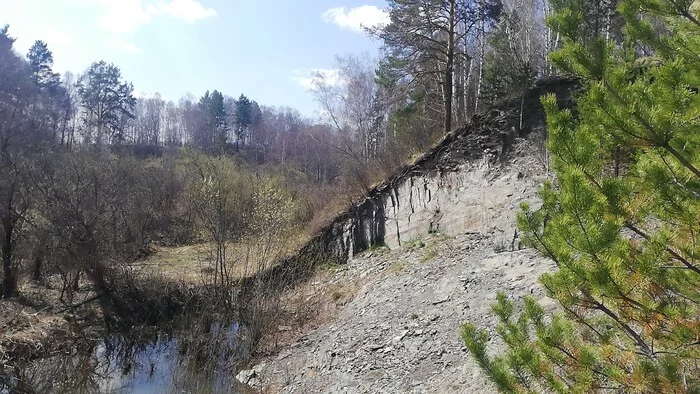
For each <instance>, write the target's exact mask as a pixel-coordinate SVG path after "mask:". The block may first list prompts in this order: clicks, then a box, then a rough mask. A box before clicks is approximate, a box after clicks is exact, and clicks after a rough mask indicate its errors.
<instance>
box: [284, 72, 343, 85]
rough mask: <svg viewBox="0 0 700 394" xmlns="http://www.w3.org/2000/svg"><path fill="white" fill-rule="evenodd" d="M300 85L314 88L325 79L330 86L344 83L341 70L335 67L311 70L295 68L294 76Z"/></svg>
mask: <svg viewBox="0 0 700 394" xmlns="http://www.w3.org/2000/svg"><path fill="white" fill-rule="evenodd" d="M292 79H293V80H295V81H296V82H297V83H299V85H301V86H302V87H304V88H306V89H309V90H311V89H314V88H315V87H316V83H317V82H320V81H323V82H324V83H326V84H328V85H329V86H340V85H342V84H343V80H342V77H341V75H340V70H338V69H335V68H313V69H311V70H295V71H294V76H293V77H292Z"/></svg>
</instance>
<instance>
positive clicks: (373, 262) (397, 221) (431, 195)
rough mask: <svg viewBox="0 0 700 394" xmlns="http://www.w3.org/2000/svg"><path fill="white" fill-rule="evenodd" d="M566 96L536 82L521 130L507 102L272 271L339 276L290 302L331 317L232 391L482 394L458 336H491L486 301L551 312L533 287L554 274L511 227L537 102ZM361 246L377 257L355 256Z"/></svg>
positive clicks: (533, 187) (515, 109) (538, 132)
mask: <svg viewBox="0 0 700 394" xmlns="http://www.w3.org/2000/svg"><path fill="white" fill-rule="evenodd" d="M574 86H575V84H574V83H573V82H572V81H566V80H550V81H544V82H540V83H539V84H538V85H537V86H536V87H535V88H534V89H533V90H532V91H530V92H529V93H528V95H527V96H526V99H525V101H524V102H523V108H524V111H523V114H524V116H523V118H522V125H523V127H522V128H521V127H520V125H521V118H520V116H519V115H520V104H521V102H519V101H515V102H508V103H503V104H502V105H500V106H498V107H497V108H495V109H493V110H491V111H488V112H486V113H484V114H481V115H479V116H476V117H474V118H473V119H472V121H471V122H470V123H469V124H468V125H465V126H464V127H461V128H459V129H457V130H455V131H454V132H453V133H450V134H449V135H447V136H446V137H445V139H444V140H443V141H442V142H441V143H440V144H439V145H438V146H437V147H436V148H435V149H433V150H431V151H430V152H428V153H426V154H425V155H423V156H422V157H421V158H420V159H418V160H417V161H416V162H415V163H414V164H412V165H409V166H406V167H405V168H403V169H402V170H401V171H399V172H397V173H396V174H395V175H394V176H393V177H391V178H390V179H388V180H387V181H386V182H385V183H383V184H381V185H379V186H377V187H376V188H374V189H373V190H371V191H370V192H369V194H368V196H367V198H366V199H365V200H364V201H363V202H361V203H359V204H357V205H355V206H352V207H350V208H349V209H348V210H347V211H346V212H345V213H344V214H343V215H341V216H339V217H338V218H337V219H336V220H334V221H333V222H332V223H331V224H330V225H329V226H328V227H326V228H325V229H324V230H323V231H322V232H321V233H320V234H319V235H318V237H316V238H315V239H314V240H313V241H312V242H311V243H309V244H308V245H307V246H306V247H305V248H304V249H303V250H302V252H301V253H300V255H299V256H298V257H295V258H294V259H291V260H289V261H287V262H285V263H284V264H283V265H280V266H279V267H276V268H275V270H274V272H276V275H281V274H286V275H291V274H294V275H296V276H293V277H294V278H301V277H304V275H311V274H310V273H311V272H313V269H311V268H313V267H314V266H315V265H317V264H319V263H321V262H328V261H329V260H335V261H336V262H345V263H346V264H343V265H341V266H340V267H342V268H339V269H337V268H336V269H335V270H334V271H332V272H330V273H329V272H326V273H325V274H323V272H324V271H323V270H316V274H315V275H316V276H314V277H312V279H311V280H310V281H307V282H306V283H305V285H304V287H302V289H301V290H300V291H301V294H300V297H301V298H302V299H304V300H309V299H313V298H314V297H316V296H317V295H318V294H322V295H323V294H330V295H331V296H330V297H327V296H322V297H321V302H320V303H319V304H321V306H322V309H323V308H326V311H328V310H330V311H332V312H330V314H331V315H332V318H331V319H327V320H324V321H322V322H320V323H319V324H318V325H317V326H316V327H314V328H312V329H300V332H299V333H298V336H297V339H295V342H294V343H292V344H291V346H289V347H287V348H286V349H283V350H282V351H281V352H280V353H279V354H277V355H275V356H272V357H270V358H268V359H265V360H261V362H260V363H258V364H257V365H256V366H255V368H254V369H251V370H246V371H243V372H242V373H241V374H240V375H239V379H241V380H242V381H243V382H244V383H249V384H251V385H254V386H255V387H256V388H262V389H264V390H266V392H287V393H309V392H319V393H321V392H323V393H331V392H332V393H335V392H343V393H380V392H381V393H396V392H416V393H424V392H437V393H455V392H460V393H473V392H479V393H492V392H495V387H494V386H493V385H492V384H491V383H490V382H489V380H488V379H486V377H485V376H484V375H483V373H482V372H481V371H480V369H479V367H478V366H477V365H476V362H475V361H474V360H473V359H472V358H471V357H469V356H468V355H467V353H466V348H465V347H464V345H463V343H462V342H461V340H460V338H459V327H460V325H461V324H462V323H464V322H466V321H471V322H474V323H476V324H478V325H479V326H480V327H487V328H488V329H489V330H490V331H491V332H493V330H494V328H495V325H496V319H495V318H494V316H493V314H492V313H491V311H490V305H491V304H493V303H494V302H495V298H496V293H497V292H498V291H504V292H506V293H507V294H508V295H509V296H512V297H515V298H521V297H523V296H524V295H532V296H534V297H536V299H538V301H539V302H540V303H541V304H542V305H543V306H545V307H547V308H551V307H553V301H552V300H550V299H548V298H547V297H545V296H544V295H543V292H542V289H541V288H540V287H539V285H538V283H537V278H538V277H539V276H540V275H541V274H542V273H544V272H547V271H549V270H552V269H553V268H554V264H553V263H552V262H551V261H549V260H548V259H546V258H544V257H542V256H540V255H538V254H537V253H536V252H535V251H533V250H527V249H525V250H520V248H519V247H518V245H517V242H518V239H517V238H518V237H517V233H516V232H515V217H516V215H517V212H518V210H519V208H518V207H519V205H520V203H521V202H523V201H530V202H535V201H536V200H537V190H538V186H539V185H541V183H542V181H543V180H544V179H546V178H547V176H548V174H547V167H546V159H545V157H544V150H543V145H542V144H543V133H544V114H543V113H542V108H541V106H540V104H539V97H540V96H541V95H542V94H544V93H548V92H554V93H556V94H557V96H558V98H559V99H560V105H562V106H570V105H571V102H570V97H571V95H570V93H569V91H570V90H571V89H572V88H574ZM373 245H384V247H379V248H372V251H371V252H365V251H366V250H367V249H368V248H370V246H373ZM363 252H364V253H363ZM319 272H321V274H319ZM289 278H290V276H286V279H289ZM324 297H325V298H324ZM317 313H319V314H323V311H322V310H319V311H317ZM289 324H291V323H289ZM284 327H287V326H284ZM289 329H291V328H289V327H287V328H285V330H289ZM493 340H495V341H496V343H493V345H494V346H495V347H498V346H499V344H498V337H496V336H494V337H493Z"/></svg>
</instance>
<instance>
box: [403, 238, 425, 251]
mask: <svg viewBox="0 0 700 394" xmlns="http://www.w3.org/2000/svg"><path fill="white" fill-rule="evenodd" d="M404 245H405V246H406V248H407V249H422V248H424V247H425V241H423V239H422V238H411V239H409V240H408V241H406V243H405V244H404Z"/></svg>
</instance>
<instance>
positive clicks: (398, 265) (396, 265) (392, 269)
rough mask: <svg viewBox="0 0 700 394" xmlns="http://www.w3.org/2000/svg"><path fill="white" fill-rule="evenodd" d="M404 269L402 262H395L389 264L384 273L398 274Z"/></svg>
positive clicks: (404, 265)
mask: <svg viewBox="0 0 700 394" xmlns="http://www.w3.org/2000/svg"><path fill="white" fill-rule="evenodd" d="M405 269H406V264H405V263H403V262H402V261H395V262H393V263H391V265H390V266H389V268H387V269H386V272H388V273H390V274H398V273H400V272H402V271H403V270H405Z"/></svg>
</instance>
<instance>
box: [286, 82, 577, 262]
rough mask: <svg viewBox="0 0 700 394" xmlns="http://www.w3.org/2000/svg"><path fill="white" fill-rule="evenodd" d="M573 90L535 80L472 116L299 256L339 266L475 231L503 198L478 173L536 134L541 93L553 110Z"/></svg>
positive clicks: (542, 121)
mask: <svg viewBox="0 0 700 394" xmlns="http://www.w3.org/2000/svg"><path fill="white" fill-rule="evenodd" d="M574 87H575V81H572V80H566V79H549V80H543V81H540V82H538V83H537V84H536V85H535V86H534V87H533V88H532V89H531V90H530V91H528V93H527V94H526V95H525V97H524V99H523V100H522V101H521V100H512V101H507V102H504V103H502V104H500V105H498V106H496V107H494V108H493V109H491V110H489V111H487V112H484V113H481V114H479V115H476V116H474V117H473V118H472V120H471V121H470V122H469V123H468V124H466V125H464V126H462V127H460V128H458V129H456V130H454V131H453V132H451V133H449V134H447V135H446V136H445V137H444V138H443V140H442V141H441V142H440V143H439V144H438V145H437V146H436V147H435V148H433V149H432V150H431V151H429V152H427V153H425V154H424V155H422V156H421V157H420V158H419V159H418V160H416V162H414V163H413V164H411V165H408V166H406V167H404V168H402V169H400V170H399V171H398V172H397V173H396V174H394V176H392V177H390V178H389V179H388V180H386V181H385V182H384V183H382V184H381V185H379V186H377V187H375V188H373V189H372V190H370V191H369V192H368V194H367V198H366V199H365V200H364V201H362V202H361V203H359V204H357V205H354V206H352V207H350V208H349V209H348V210H347V211H346V212H345V213H343V214H341V215H339V216H338V217H337V218H336V219H335V220H334V221H333V222H332V223H330V224H329V225H328V226H327V227H326V228H325V229H323V230H322V231H321V232H320V234H319V235H318V236H317V237H316V238H315V239H314V240H312V241H311V242H310V243H309V245H307V247H306V248H305V249H304V250H302V252H301V253H300V257H303V256H304V255H306V254H307V253H308V252H311V251H313V253H317V252H319V251H321V252H322V253H323V254H324V255H326V256H329V257H331V256H332V258H334V259H337V260H338V261H346V260H347V259H348V258H352V257H353V255H355V254H357V253H360V252H362V251H365V250H367V249H368V248H369V247H370V246H372V245H387V246H389V247H390V248H394V247H397V246H401V245H402V244H403V243H405V242H406V241H408V240H410V239H412V238H415V237H417V236H420V235H424V234H427V233H429V232H437V231H439V232H441V233H443V234H448V235H456V234H458V233H463V232H467V231H475V230H478V229H480V228H482V227H483V226H485V225H486V223H485V218H486V217H487V215H486V214H485V212H486V211H488V210H489V209H491V208H492V207H493V206H495V205H496V204H498V203H499V202H500V200H504V199H507V198H508V197H509V196H508V195H507V194H506V195H500V194H496V193H493V191H492V190H491V188H492V186H493V185H489V184H485V183H484V178H483V175H484V174H483V173H484V171H485V170H486V169H487V168H488V167H489V166H490V165H491V164H493V163H497V162H507V161H508V160H509V158H510V157H512V155H513V147H514V144H515V143H516V142H517V141H518V140H519V139H523V138H527V137H528V136H530V135H533V134H539V135H542V134H543V133H544V129H545V119H544V111H543V108H542V106H541V104H540V97H541V96H542V95H544V94H547V93H554V94H556V95H557V98H558V100H559V103H560V105H561V106H571V103H570V101H571V93H570V92H571V89H572V88H574ZM521 115H522V116H521ZM533 149H538V147H533ZM539 149H541V147H540V148H539ZM530 153H532V152H530Z"/></svg>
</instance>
